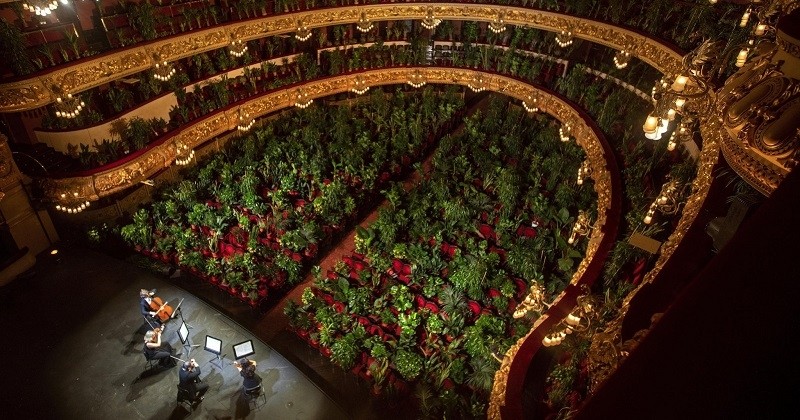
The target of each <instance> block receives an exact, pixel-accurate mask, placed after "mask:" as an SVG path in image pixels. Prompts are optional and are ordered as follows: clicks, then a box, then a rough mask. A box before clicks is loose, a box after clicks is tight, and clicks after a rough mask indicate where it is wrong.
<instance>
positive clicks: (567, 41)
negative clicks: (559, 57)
mask: <svg viewBox="0 0 800 420" xmlns="http://www.w3.org/2000/svg"><path fill="white" fill-rule="evenodd" d="M556 44H558V46H559V47H561V48H565V47H569V46H570V45H572V31H567V30H563V31H561V33H559V34H557V35H556Z"/></svg>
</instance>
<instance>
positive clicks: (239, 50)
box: [228, 34, 247, 58]
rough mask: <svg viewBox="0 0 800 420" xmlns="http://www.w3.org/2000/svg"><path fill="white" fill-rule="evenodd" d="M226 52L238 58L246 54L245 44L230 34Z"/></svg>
mask: <svg viewBox="0 0 800 420" xmlns="http://www.w3.org/2000/svg"><path fill="white" fill-rule="evenodd" d="M228 52H230V53H231V55H232V56H234V57H236V58H239V57H241V56H243V55H244V53H246V52H247V44H246V43H245V42H244V41H242V40H241V39H239V38H237V37H236V35H234V34H231V43H230V45H228Z"/></svg>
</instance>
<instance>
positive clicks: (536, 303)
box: [514, 280, 552, 319]
mask: <svg viewBox="0 0 800 420" xmlns="http://www.w3.org/2000/svg"><path fill="white" fill-rule="evenodd" d="M531 283H532V284H531V289H530V293H528V295H527V296H525V299H524V300H523V301H522V303H520V304H519V306H517V308H516V309H515V310H514V319H519V318H522V317H523V316H525V314H527V313H528V312H539V313H541V312H542V311H543V310H545V309H547V308H549V307H550V306H551V305H552V304H551V303H547V302H545V301H544V295H545V290H544V287H543V286H542V285H541V283H540V282H538V281H535V280H534V281H532V282H531Z"/></svg>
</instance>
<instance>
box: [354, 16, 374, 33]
mask: <svg viewBox="0 0 800 420" xmlns="http://www.w3.org/2000/svg"><path fill="white" fill-rule="evenodd" d="M374 27H375V24H373V23H372V22H370V20H369V19H367V12H361V17H360V18H359V19H358V22H356V29H358V30H359V31H361V32H369V31H371V30H372V28H374Z"/></svg>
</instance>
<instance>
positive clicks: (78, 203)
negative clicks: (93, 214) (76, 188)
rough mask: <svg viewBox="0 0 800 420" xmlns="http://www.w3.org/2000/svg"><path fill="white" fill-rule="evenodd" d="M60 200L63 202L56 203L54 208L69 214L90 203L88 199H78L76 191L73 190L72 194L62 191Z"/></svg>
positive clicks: (80, 210) (82, 208) (84, 208)
mask: <svg viewBox="0 0 800 420" xmlns="http://www.w3.org/2000/svg"><path fill="white" fill-rule="evenodd" d="M61 201H62V202H63V203H65V204H63V205H62V204H56V210H59V211H63V212H64V213H70V214H75V213H80V212H82V211H84V210H86V208H87V207H89V206H90V205H91V204H90V203H89V202H88V201H83V200H78V193H77V192H73V193H72V196H67V194H63V193H62V194H61Z"/></svg>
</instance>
